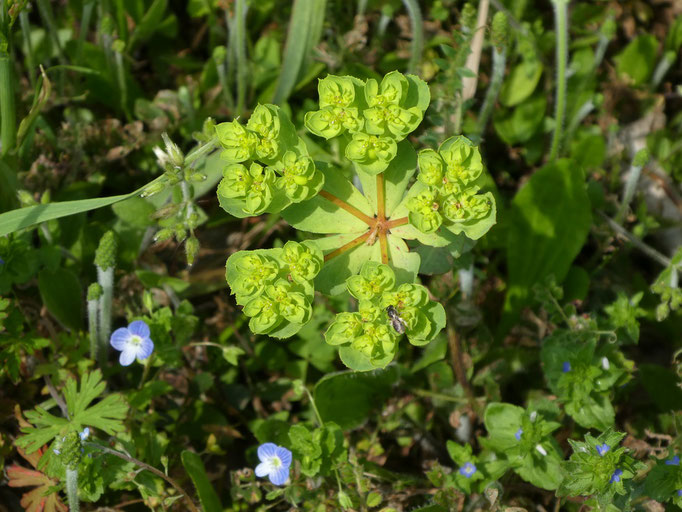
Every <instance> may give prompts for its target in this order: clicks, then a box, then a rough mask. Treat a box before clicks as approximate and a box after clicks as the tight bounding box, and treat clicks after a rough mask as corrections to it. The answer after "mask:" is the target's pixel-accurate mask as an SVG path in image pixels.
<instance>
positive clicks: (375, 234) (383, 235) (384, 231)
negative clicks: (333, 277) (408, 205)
mask: <svg viewBox="0 0 682 512" xmlns="http://www.w3.org/2000/svg"><path fill="white" fill-rule="evenodd" d="M376 185H377V214H376V215H374V216H373V217H370V216H369V215H366V214H364V213H362V212H361V211H360V210H359V209H358V208H356V207H355V206H353V205H351V204H348V203H347V202H346V201H344V200H343V199H340V198H338V197H336V196H335V195H333V194H330V193H329V192H327V191H326V190H322V191H321V192H320V195H321V196H322V197H324V198H325V199H327V200H328V201H330V202H332V203H334V204H335V205H337V206H338V207H339V208H342V209H344V210H346V211H347V212H348V213H350V214H351V215H353V216H355V217H357V218H358V219H360V220H361V221H362V222H364V223H365V224H367V231H366V232H364V233H363V234H361V235H360V236H358V237H356V238H354V239H353V240H351V241H350V242H348V243H346V244H344V245H342V246H341V247H339V248H338V249H335V250H334V251H332V252H330V253H328V254H326V255H325V257H324V261H329V260H331V259H332V258H335V257H336V256H338V255H340V254H343V253H344V252H347V251H350V250H352V249H355V248H356V247H357V246H359V245H361V244H363V243H365V244H367V245H374V244H375V243H376V241H377V239H378V240H379V245H380V247H381V262H382V263H384V264H388V234H389V233H390V232H391V229H392V228H396V227H398V226H403V225H405V224H407V222H408V220H407V217H402V218H400V219H394V220H391V219H388V218H387V217H386V190H385V187H386V185H385V183H384V175H383V174H377V182H376Z"/></svg>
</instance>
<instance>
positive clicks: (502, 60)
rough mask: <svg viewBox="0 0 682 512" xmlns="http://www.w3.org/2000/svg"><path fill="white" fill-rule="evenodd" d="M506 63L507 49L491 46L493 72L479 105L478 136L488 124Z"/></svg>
mask: <svg viewBox="0 0 682 512" xmlns="http://www.w3.org/2000/svg"><path fill="white" fill-rule="evenodd" d="M506 65H507V49H506V48H502V50H501V51H500V50H498V49H497V48H494V47H493V72H492V76H491V78H490V85H488V90H487V91H486V93H485V100H483V105H482V106H481V111H480V113H479V115H478V127H477V128H478V129H477V131H478V134H479V136H481V135H482V134H483V132H485V127H486V126H487V125H488V119H490V114H492V111H493V107H494V106H495V102H496V101H497V95H498V94H499V92H500V88H501V87H502V81H503V80H504V69H505V67H506Z"/></svg>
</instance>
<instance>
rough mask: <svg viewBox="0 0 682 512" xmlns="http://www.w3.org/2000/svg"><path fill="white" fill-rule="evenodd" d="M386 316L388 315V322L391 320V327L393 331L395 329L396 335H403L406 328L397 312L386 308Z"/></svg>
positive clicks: (392, 308)
mask: <svg viewBox="0 0 682 512" xmlns="http://www.w3.org/2000/svg"><path fill="white" fill-rule="evenodd" d="M386 314H387V315H388V318H389V320H391V325H392V326H393V329H395V332H397V333H398V334H405V328H406V327H407V324H406V323H405V320H403V319H402V318H400V315H399V314H398V311H396V309H395V307H393V306H388V307H387V308H386Z"/></svg>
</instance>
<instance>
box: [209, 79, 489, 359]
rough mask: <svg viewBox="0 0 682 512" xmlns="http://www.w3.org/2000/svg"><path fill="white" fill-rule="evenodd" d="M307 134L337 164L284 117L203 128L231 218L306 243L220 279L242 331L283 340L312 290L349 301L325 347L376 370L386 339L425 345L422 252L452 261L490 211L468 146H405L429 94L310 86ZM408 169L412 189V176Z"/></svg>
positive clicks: (430, 328) (300, 321)
mask: <svg viewBox="0 0 682 512" xmlns="http://www.w3.org/2000/svg"><path fill="white" fill-rule="evenodd" d="M318 91H319V110H316V111H312V112H307V113H306V114H305V126H306V128H307V129H308V131H309V132H311V133H312V134H314V135H316V136H318V137H321V138H323V139H327V140H330V139H334V141H333V143H332V144H333V147H334V148H335V152H336V153H338V154H340V155H343V156H345V159H340V161H338V162H322V161H315V160H313V158H311V156H310V153H309V151H308V147H307V146H306V143H305V141H304V140H303V139H302V138H301V137H300V136H299V135H298V133H297V132H296V129H295V128H294V125H293V124H292V123H291V121H290V120H289V118H288V117H287V116H286V115H285V113H284V112H283V111H282V110H281V109H279V108H278V107H276V106H274V105H259V106H258V107H257V108H256V109H255V110H254V112H253V114H252V115H251V118H250V119H249V121H248V122H247V123H246V125H243V124H241V123H239V122H238V121H237V120H234V121H232V122H229V123H222V124H219V125H217V126H216V132H217V138H218V141H219V142H220V145H221V146H222V148H223V153H222V157H223V159H224V160H226V161H227V163H228V165H227V166H226V167H225V169H224V172H223V179H222V181H221V183H220V185H219V186H218V199H219V201H220V204H221V206H222V207H223V208H224V209H225V210H226V211H227V212H228V213H230V214H231V215H234V216H235V217H240V218H243V217H248V216H255V215H260V214H262V213H281V215H282V217H283V218H284V219H285V220H286V221H287V222H289V224H291V225H292V226H293V227H294V228H296V229H297V230H299V231H301V232H306V233H307V234H306V235H303V234H302V235H301V238H305V241H303V242H301V243H298V242H293V241H290V242H287V243H286V244H285V245H284V247H282V248H281V249H280V248H277V249H267V250H257V251H240V252H238V253H236V254H234V255H232V256H231V257H230V258H229V259H228V261H227V267H226V268H227V270H226V278H227V282H228V284H229V285H230V287H231V289H232V293H233V294H235V296H236V300H237V303H238V304H239V305H242V306H243V312H244V314H245V315H246V316H248V317H249V318H250V321H249V326H250V328H251V330H252V331H253V332H254V333H258V334H267V335H269V336H273V337H277V338H286V337H289V336H292V335H293V334H295V333H296V332H297V331H298V330H299V329H300V328H301V327H302V326H303V325H304V324H305V323H306V322H307V321H308V320H309V319H310V316H311V304H312V301H313V296H314V292H315V291H316V290H317V291H319V292H321V293H323V294H327V295H339V294H343V293H349V294H350V295H351V296H352V297H354V298H355V299H357V310H356V311H349V312H342V313H339V314H338V315H337V316H336V318H335V320H334V321H333V323H332V324H331V326H330V327H329V329H328V330H327V333H326V336H325V339H326V341H327V343H330V344H332V345H338V346H339V351H340V354H341V358H342V360H343V361H344V363H345V364H346V365H347V366H349V367H350V368H353V369H355V370H370V369H373V368H380V367H384V366H386V365H387V364H388V363H389V362H391V361H392V360H393V358H394V357H395V354H396V349H397V343H398V341H399V339H400V338H401V337H403V336H406V337H407V339H408V341H409V342H410V343H412V344H414V345H424V344H426V343H428V342H429V341H430V340H431V339H433V338H434V337H435V336H436V334H438V332H439V331H440V330H441V329H442V328H443V326H444V325H445V313H444V310H443V308H442V306H440V305H439V304H437V303H434V302H432V301H430V300H429V295H428V292H427V290H426V288H424V287H422V286H421V285H418V284H416V281H417V275H418V273H419V270H420V264H421V257H420V255H419V253H418V252H417V251H416V250H415V248H416V247H417V246H418V245H419V244H422V245H423V246H427V247H426V248H423V250H426V251H428V250H434V249H433V248H445V250H449V251H450V252H451V253H452V254H453V255H454V256H459V255H461V253H462V252H463V251H464V250H466V249H467V248H470V247H471V246H472V245H473V244H472V243H470V241H471V240H476V239H478V238H480V237H481V236H483V235H484V234H485V233H486V232H487V231H488V229H490V227H491V226H492V225H493V224H494V223H495V216H496V209H495V200H494V198H493V196H492V194H491V193H490V192H487V193H482V192H481V189H482V186H483V181H484V179H485V178H484V168H483V164H482V161H481V155H480V153H479V151H478V148H477V147H475V146H474V145H473V144H472V143H471V142H470V141H469V140H468V139H466V138H464V137H452V138H450V139H448V140H446V141H445V142H443V144H441V146H440V148H439V149H438V151H434V150H433V149H425V150H423V151H422V152H421V153H420V154H419V157H418V156H417V153H416V151H415V149H414V148H413V146H412V145H411V144H410V142H409V141H408V140H406V137H407V136H408V135H409V134H410V133H411V132H413V131H414V130H415V129H416V128H417V127H418V126H419V124H420V123H421V121H422V118H423V117H424V112H425V111H426V109H427V107H428V105H429V101H430V93H429V88H428V86H427V85H426V83H425V82H424V81H422V80H421V79H419V78H417V77H416V76H413V75H403V74H401V73H398V72H391V73H389V74H387V75H386V76H385V77H384V78H383V79H382V80H381V82H380V83H379V82H377V81H376V80H374V79H369V80H367V81H366V82H363V81H361V80H358V79H357V78H354V77H350V76H344V77H339V76H331V75H330V76H327V77H326V78H324V79H322V80H320V82H319V84H318ZM417 169H419V173H418V174H417V177H416V179H414V176H415V174H416V173H417Z"/></svg>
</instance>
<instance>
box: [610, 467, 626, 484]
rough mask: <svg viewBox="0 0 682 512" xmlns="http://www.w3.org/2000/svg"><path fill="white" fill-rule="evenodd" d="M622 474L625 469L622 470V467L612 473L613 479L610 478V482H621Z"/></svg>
mask: <svg viewBox="0 0 682 512" xmlns="http://www.w3.org/2000/svg"><path fill="white" fill-rule="evenodd" d="M622 474H623V470H622V469H616V470H615V471H614V472H613V475H611V480H609V482H610V483H614V482H620V477H621V475H622Z"/></svg>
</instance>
